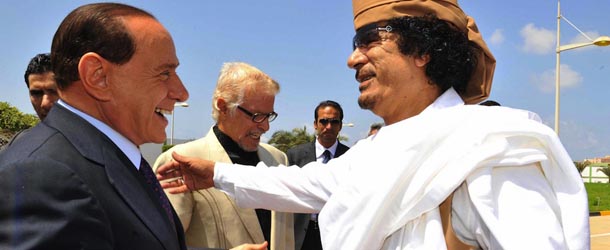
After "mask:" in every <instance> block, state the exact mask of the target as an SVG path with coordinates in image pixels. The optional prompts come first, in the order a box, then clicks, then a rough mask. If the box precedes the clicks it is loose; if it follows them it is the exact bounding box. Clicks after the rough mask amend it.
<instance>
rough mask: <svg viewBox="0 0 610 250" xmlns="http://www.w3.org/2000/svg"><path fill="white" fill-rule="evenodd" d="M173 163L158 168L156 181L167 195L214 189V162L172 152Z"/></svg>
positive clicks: (169, 162)
mask: <svg viewBox="0 0 610 250" xmlns="http://www.w3.org/2000/svg"><path fill="white" fill-rule="evenodd" d="M172 157H173V159H174V160H173V161H168V162H167V163H165V164H163V165H161V166H159V168H158V169H157V179H159V181H160V182H161V186H162V187H163V188H164V189H167V190H168V192H169V193H172V194H177V193H184V192H187V191H190V190H199V189H206V188H210V187H214V180H213V177H214V162H213V161H208V160H204V159H200V158H195V157H186V156H182V155H180V154H178V153H176V152H172Z"/></svg>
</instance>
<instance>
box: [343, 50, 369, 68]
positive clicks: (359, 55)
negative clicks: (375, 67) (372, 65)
mask: <svg viewBox="0 0 610 250" xmlns="http://www.w3.org/2000/svg"><path fill="white" fill-rule="evenodd" d="M366 61H367V57H366V55H364V53H363V52H362V49H361V48H356V49H354V51H352V53H351V54H350V55H349V57H348V58H347V67H349V68H350V69H356V70H357V69H358V68H360V67H362V65H364V64H365V63H366Z"/></svg>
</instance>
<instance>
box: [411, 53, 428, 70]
mask: <svg viewBox="0 0 610 250" xmlns="http://www.w3.org/2000/svg"><path fill="white" fill-rule="evenodd" d="M414 59H415V66H417V67H424V66H426V64H428V63H429V62H430V55H428V54H425V55H422V56H415V57H414Z"/></svg>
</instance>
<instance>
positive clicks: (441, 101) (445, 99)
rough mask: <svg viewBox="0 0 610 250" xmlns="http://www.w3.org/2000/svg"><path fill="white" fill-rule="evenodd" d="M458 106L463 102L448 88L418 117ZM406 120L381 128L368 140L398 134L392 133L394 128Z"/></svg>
mask: <svg viewBox="0 0 610 250" xmlns="http://www.w3.org/2000/svg"><path fill="white" fill-rule="evenodd" d="M460 105H464V101H463V100H462V98H461V97H460V95H459V94H458V93H457V92H456V91H455V90H454V89H453V88H449V89H447V90H446V91H445V93H443V94H442V95H440V96H439V97H438V98H436V100H434V102H433V103H432V104H430V105H428V107H426V108H425V109H424V110H423V111H422V112H421V113H419V114H418V115H422V114H427V113H431V112H435V111H438V110H441V109H444V108H450V107H454V106H460ZM408 120H409V118H407V119H404V120H402V121H399V122H397V123H394V124H392V125H388V126H384V127H383V128H384V129H380V130H379V131H377V134H376V135H375V136H371V137H369V138H370V140H373V138H374V137H376V136H378V135H382V134H390V135H391V134H392V133H399V132H398V131H394V130H395V129H396V127H401V125H400V124H404V123H406V122H407V121H408Z"/></svg>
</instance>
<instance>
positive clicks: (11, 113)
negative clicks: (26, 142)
mask: <svg viewBox="0 0 610 250" xmlns="http://www.w3.org/2000/svg"><path fill="white" fill-rule="evenodd" d="M38 122H40V120H39V119H38V117H37V116H35V115H32V114H24V113H22V112H21V111H19V109H17V108H15V107H13V106H11V105H10V104H9V103H8V102H0V128H1V129H3V130H9V131H12V132H17V131H21V130H24V129H27V128H31V127H33V126H35V125H36V124H38Z"/></svg>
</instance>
